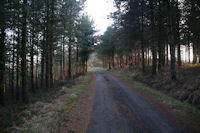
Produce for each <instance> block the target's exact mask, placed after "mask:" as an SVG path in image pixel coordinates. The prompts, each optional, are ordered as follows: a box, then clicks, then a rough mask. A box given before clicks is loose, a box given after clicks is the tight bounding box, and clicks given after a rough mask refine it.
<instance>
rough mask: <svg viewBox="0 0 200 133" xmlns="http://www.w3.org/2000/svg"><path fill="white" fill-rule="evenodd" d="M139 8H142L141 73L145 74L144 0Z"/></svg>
mask: <svg viewBox="0 0 200 133" xmlns="http://www.w3.org/2000/svg"><path fill="white" fill-rule="evenodd" d="M141 6H142V14H141V15H142V22H141V23H142V24H141V26H142V30H141V50H142V71H143V73H144V72H145V59H144V37H143V34H144V0H142V3H141Z"/></svg>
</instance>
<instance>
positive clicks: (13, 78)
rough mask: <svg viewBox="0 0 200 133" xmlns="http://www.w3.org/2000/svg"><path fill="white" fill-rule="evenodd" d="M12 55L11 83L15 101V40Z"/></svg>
mask: <svg viewBox="0 0 200 133" xmlns="http://www.w3.org/2000/svg"><path fill="white" fill-rule="evenodd" d="M12 52H13V53H12V54H13V57H12V81H11V95H12V98H13V99H14V89H15V88H14V80H15V73H14V72H15V47H14V38H13V50H12Z"/></svg>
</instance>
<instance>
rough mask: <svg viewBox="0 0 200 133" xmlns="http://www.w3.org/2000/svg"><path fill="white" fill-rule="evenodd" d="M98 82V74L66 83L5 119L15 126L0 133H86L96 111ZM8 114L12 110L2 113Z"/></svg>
mask: <svg viewBox="0 0 200 133" xmlns="http://www.w3.org/2000/svg"><path fill="white" fill-rule="evenodd" d="M95 83H96V79H95V75H94V74H92V73H87V74H86V75H84V76H80V77H78V78H77V79H75V80H74V81H73V82H71V83H70V85H69V83H66V84H65V85H63V86H62V87H59V88H57V89H55V91H53V92H51V93H48V94H47V95H45V96H43V97H42V99H40V100H38V101H36V102H34V103H32V104H29V105H26V107H23V108H22V109H21V111H19V110H18V111H17V112H12V113H11V114H9V116H7V115H4V116H1V120H3V119H4V120H5V121H6V120H8V121H7V122H11V123H12V124H10V127H7V128H6V129H5V128H4V130H2V131H1V130H0V131H1V132H6V133H7V132H9V133H48V132H49V133H55V132H59V133H66V132H67V133H74V132H75V133H81V132H82V131H84V132H86V130H87V126H88V124H89V121H90V113H91V111H92V105H93V98H94V94H95ZM6 111H8V108H6V109H5V110H4V109H1V112H2V113H3V112H6ZM7 114H8V113H7ZM2 117H4V118H2ZM7 117H12V119H11V118H7ZM1 123H3V121H2V122H1ZM5 124H6V122H4V125H5Z"/></svg>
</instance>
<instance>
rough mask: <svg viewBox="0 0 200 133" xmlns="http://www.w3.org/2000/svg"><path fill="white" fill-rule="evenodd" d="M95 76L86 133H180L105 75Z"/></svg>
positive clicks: (136, 95)
mask: <svg viewBox="0 0 200 133" xmlns="http://www.w3.org/2000/svg"><path fill="white" fill-rule="evenodd" d="M95 73H96V75H97V88H96V96H95V101H94V105H93V112H92V115H91V121H90V124H89V127H88V133H181V130H180V129H178V128H177V126H176V125H175V124H174V123H173V122H171V121H170V120H169V119H168V118H167V117H166V116H165V115H164V114H163V113H162V112H160V111H158V110H157V109H156V108H154V107H153V106H151V105H150V104H149V103H148V102H147V101H145V100H144V99H143V98H141V97H140V96H139V95H138V94H137V93H136V92H135V91H133V90H132V89H130V88H129V87H127V86H126V85H125V84H124V83H122V82H121V81H119V80H117V79H116V78H114V77H113V76H111V75H110V74H107V73H105V72H95Z"/></svg>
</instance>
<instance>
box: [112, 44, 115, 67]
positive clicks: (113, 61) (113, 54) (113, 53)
mask: <svg viewBox="0 0 200 133" xmlns="http://www.w3.org/2000/svg"><path fill="white" fill-rule="evenodd" d="M112 67H113V68H115V52H114V47H113V48H112Z"/></svg>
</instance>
